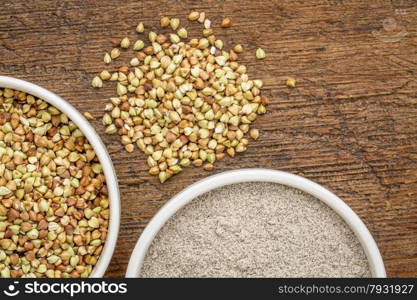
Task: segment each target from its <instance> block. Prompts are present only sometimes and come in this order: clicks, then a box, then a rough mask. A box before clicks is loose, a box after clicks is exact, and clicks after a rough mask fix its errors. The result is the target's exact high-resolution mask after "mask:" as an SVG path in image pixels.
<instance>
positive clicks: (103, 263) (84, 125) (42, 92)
mask: <svg viewBox="0 0 417 300" xmlns="http://www.w3.org/2000/svg"><path fill="white" fill-rule="evenodd" d="M0 87H1V88H10V89H14V90H17V91H21V92H25V93H28V94H30V95H33V96H35V97H37V98H39V99H42V100H45V101H46V102H48V103H50V104H51V105H53V106H55V107H56V108H58V109H59V110H60V111H61V112H62V113H64V114H66V115H67V116H68V117H69V119H70V120H71V121H73V122H74V123H75V124H76V125H77V126H78V128H79V129H80V130H81V131H82V132H83V134H84V135H85V137H86V138H87V139H88V141H89V143H90V144H91V146H92V147H93V148H94V151H95V152H96V155H97V157H98V159H99V161H100V163H101V165H102V167H103V172H104V176H105V178H106V184H107V188H108V191H109V200H110V221H109V227H108V233H107V238H106V242H105V244H104V247H103V250H102V252H101V254H100V257H99V259H98V261H97V264H96V265H95V266H94V268H93V270H92V272H91V274H90V277H96V278H98V277H103V275H104V273H105V271H106V269H107V267H108V265H109V263H110V260H111V258H112V256H113V252H114V249H115V247H116V242H117V237H118V234H119V226H120V195H119V187H118V183H117V176H116V172H115V171H114V167H113V163H112V161H111V159H110V156H109V154H108V152H107V150H106V147H105V146H104V144H103V142H102V141H101V139H100V137H99V135H98V134H97V133H96V131H95V130H94V128H93V127H92V126H91V125H90V123H89V122H88V121H87V120H86V119H85V118H84V117H83V116H82V114H81V113H80V112H79V111H78V110H76V109H75V108H74V107H73V106H72V105H71V104H69V103H68V102H67V101H65V100H64V99H62V98H61V97H59V96H58V95H56V94H54V93H52V92H50V91H48V90H47V89H44V88H42V87H40V86H38V85H36V84H33V83H30V82H28V81H25V80H22V79H17V78H14V77H9V76H0Z"/></svg>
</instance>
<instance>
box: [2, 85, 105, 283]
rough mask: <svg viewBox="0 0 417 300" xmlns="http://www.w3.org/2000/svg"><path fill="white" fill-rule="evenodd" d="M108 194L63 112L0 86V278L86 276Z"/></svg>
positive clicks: (98, 245) (101, 236)
mask: <svg viewBox="0 0 417 300" xmlns="http://www.w3.org/2000/svg"><path fill="white" fill-rule="evenodd" d="M86 117H89V115H88V114H87V115H86ZM107 194H108V193H107V187H106V184H105V178H104V174H103V171H102V167H101V165H100V164H99V161H98V158H97V157H96V154H95V152H94V150H93V148H92V147H91V145H90V144H89V143H88V141H87V139H86V138H85V137H84V135H83V134H82V132H81V131H80V130H79V129H78V128H77V126H76V125H75V124H74V123H73V122H72V121H71V120H69V119H68V117H67V116H66V115H65V114H63V113H61V112H60V111H59V110H58V109H56V108H55V107H54V106H51V105H49V104H48V103H47V102H45V101H43V100H41V99H37V98H35V97H33V96H31V95H28V94H26V93H23V92H19V91H14V90H11V89H7V88H6V89H0V277H12V278H17V277H64V278H67V277H88V276H89V275H90V273H91V271H92V269H93V267H94V265H95V264H96V263H97V260H98V258H99V256H100V253H101V251H102V249H103V245H104V243H105V240H106V237H107V228H108V219H109V214H110V211H109V200H108V196H107Z"/></svg>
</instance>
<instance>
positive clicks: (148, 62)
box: [92, 12, 269, 182]
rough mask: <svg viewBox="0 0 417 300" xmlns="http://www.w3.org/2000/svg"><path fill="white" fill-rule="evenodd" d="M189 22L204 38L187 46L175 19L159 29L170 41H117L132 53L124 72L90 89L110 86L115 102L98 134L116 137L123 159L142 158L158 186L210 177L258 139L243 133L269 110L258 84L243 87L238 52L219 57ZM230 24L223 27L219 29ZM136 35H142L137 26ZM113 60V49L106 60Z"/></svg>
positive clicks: (218, 44) (245, 80)
mask: <svg viewBox="0 0 417 300" xmlns="http://www.w3.org/2000/svg"><path fill="white" fill-rule="evenodd" d="M188 20H190V21H198V22H199V23H201V24H203V26H204V30H203V37H201V38H191V37H189V34H188V32H187V30H186V29H185V28H184V27H180V20H179V19H175V18H171V19H170V18H168V17H162V18H161V19H160V25H161V26H162V27H165V28H166V29H172V30H174V31H175V32H174V33H170V34H158V33H156V32H154V31H150V32H148V34H147V40H148V43H147V45H146V44H145V41H144V39H138V40H137V41H135V42H133V43H130V40H129V39H128V38H124V39H123V40H122V42H121V45H120V47H126V46H128V45H130V47H133V50H134V57H133V58H132V59H131V60H130V62H129V64H126V65H122V66H121V67H118V69H117V70H116V71H115V72H113V73H111V74H110V73H109V74H107V73H108V72H107V71H103V72H104V74H103V72H101V73H100V77H98V76H97V77H95V78H94V79H93V82H92V86H94V87H101V80H110V81H116V93H117V95H115V96H114V97H112V98H110V103H108V104H107V105H106V107H105V111H106V113H105V114H104V116H103V120H102V121H103V124H104V125H105V126H106V129H105V132H106V133H116V132H117V133H118V134H119V135H120V136H121V143H122V144H123V146H124V148H125V150H126V151H128V152H133V151H134V149H135V147H138V148H139V149H140V150H141V151H143V152H144V153H145V154H147V155H148V159H147V163H148V165H149V173H150V174H152V175H157V176H158V177H159V179H160V181H161V182H164V181H166V180H167V179H168V178H170V177H172V176H173V175H174V174H177V173H179V172H181V171H182V170H183V168H184V167H187V166H189V165H194V166H203V168H204V170H207V171H210V170H212V169H213V168H214V163H215V161H217V160H221V159H223V158H224V157H225V154H226V153H227V154H228V155H229V156H231V157H233V156H235V154H236V153H239V152H244V151H245V150H246V149H247V145H248V143H249V141H248V139H247V138H246V136H251V137H253V138H254V139H256V138H258V136H259V133H256V131H253V132H252V134H251V135H249V131H250V125H251V124H252V122H253V121H255V119H256V118H257V116H258V115H260V114H264V113H265V112H266V107H265V106H266V105H267V104H268V102H269V101H268V99H267V98H266V97H265V96H262V95H261V88H262V86H263V82H262V81H261V80H259V79H258V80H252V79H250V78H249V76H248V74H247V69H246V67H245V66H244V65H242V64H240V63H238V62H237V59H238V53H241V52H242V51H243V47H242V46H241V45H236V46H235V47H234V50H230V51H227V50H225V49H224V48H223V45H224V43H223V41H221V40H219V39H217V38H216V37H215V36H214V35H213V31H212V29H211V28H210V27H211V21H210V20H209V19H208V18H206V15H205V14H204V13H200V12H191V13H190V14H189V16H188ZM230 24H231V21H230V19H225V20H223V25H224V26H223V27H229V26H230ZM136 31H137V32H140V33H142V32H143V31H144V25H143V24H142V23H140V24H139V25H138V26H137V28H136ZM131 44H133V46H132V45H131ZM119 55H120V50H119V48H114V49H113V50H112V51H111V52H110V59H115V58H116V57H118V56H119ZM108 56H109V55H106V56H105V57H108ZM105 60H106V59H105ZM107 61H108V59H107V60H106V62H107ZM103 75H104V76H103Z"/></svg>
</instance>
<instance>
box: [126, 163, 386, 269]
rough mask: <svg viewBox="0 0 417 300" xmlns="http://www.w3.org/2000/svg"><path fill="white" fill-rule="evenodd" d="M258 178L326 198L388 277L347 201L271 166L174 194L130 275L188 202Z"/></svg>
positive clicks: (142, 242) (147, 233) (137, 252)
mask: <svg viewBox="0 0 417 300" xmlns="http://www.w3.org/2000/svg"><path fill="white" fill-rule="evenodd" d="M254 181H258V182H259V181H261V182H275V183H280V184H283V185H287V186H290V187H293V188H297V189H299V190H302V191H304V192H306V193H308V194H310V195H312V196H314V197H315V198H317V199H319V200H321V201H323V202H324V203H325V204H327V205H328V206H329V207H331V208H332V209H333V210H334V211H336V212H337V213H338V214H339V215H340V216H341V217H342V218H343V219H344V220H345V221H346V223H347V224H348V225H349V226H350V228H351V229H352V231H353V232H354V233H355V234H356V236H357V238H358V239H359V241H360V243H361V245H362V247H363V249H364V252H365V254H366V257H367V258H368V262H369V267H370V270H371V273H372V276H373V277H386V273H385V268H384V262H383V260H382V257H381V254H380V253H379V250H378V247H377V245H376V243H375V241H374V239H373V237H372V235H371V234H370V232H369V230H368V229H367V228H366V226H365V224H363V222H362V221H361V219H360V218H359V217H358V216H357V215H356V214H355V213H354V212H353V211H352V209H351V208H350V207H349V206H348V205H347V204H346V203H345V202H343V201H342V200H341V199H340V198H338V197H337V196H336V195H334V194H333V193H331V192H330V191H328V190H327V189H325V188H324V187H322V186H320V185H318V184H317V183H314V182H312V181H311V180H308V179H306V178H303V177H300V176H297V175H293V174H290V173H286V172H282V171H275V170H268V169H241V170H236V171H229V172H224V173H220V174H217V175H213V176H210V177H208V178H205V179H203V180H200V181H198V182H197V183H194V184H192V185H191V186H189V187H187V188H186V189H184V190H183V191H182V192H180V193H179V194H177V195H176V196H174V197H173V198H172V199H171V200H169V201H168V202H167V203H166V204H165V205H164V206H163V207H162V208H161V209H160V210H159V212H158V213H157V214H156V215H155V216H154V217H153V218H152V220H151V221H150V222H149V224H148V225H147V226H146V228H145V230H144V231H143V233H142V235H141V236H140V238H139V240H138V242H137V244H136V246H135V248H134V250H133V253H132V255H131V257H130V261H129V265H128V268H127V272H126V277H138V275H139V274H140V270H141V267H142V264H143V261H144V259H145V256H146V253H147V251H148V248H149V246H150V245H151V243H152V241H153V239H154V238H155V236H156V235H157V233H158V232H159V230H160V229H161V228H162V226H164V224H165V223H166V222H167V221H168V219H169V218H171V217H172V216H173V215H174V214H175V213H176V212H177V211H178V210H180V209H181V208H182V207H183V206H184V205H186V204H187V203H189V202H190V201H192V200H193V199H194V198H196V197H198V196H199V195H201V194H204V193H206V192H208V191H211V190H214V189H216V188H219V187H222V186H224V185H229V184H234V183H240V182H254Z"/></svg>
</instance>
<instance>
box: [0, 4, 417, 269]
mask: <svg viewBox="0 0 417 300" xmlns="http://www.w3.org/2000/svg"><path fill="white" fill-rule="evenodd" d="M191 10H198V11H205V12H206V15H207V16H208V18H210V19H211V20H212V21H213V24H214V31H215V34H216V35H217V36H219V37H221V38H222V39H224V40H225V42H226V45H227V46H231V45H234V44H236V43H241V44H243V45H244V47H245V48H246V50H247V51H245V52H244V53H243V54H242V55H241V57H240V61H241V62H242V63H244V64H246V65H247V66H248V70H249V74H250V76H251V77H253V78H260V79H262V80H263V81H264V82H265V91H264V93H265V94H266V95H268V96H269V97H270V98H271V102H272V103H271V105H270V106H269V108H268V109H269V111H268V113H267V114H266V115H264V116H262V117H261V118H259V119H258V120H257V121H256V122H255V126H256V127H257V128H259V129H261V136H260V138H259V139H258V141H256V142H253V143H251V144H250V145H249V148H248V151H247V152H245V153H243V154H241V155H238V156H237V157H235V159H225V160H224V161H221V162H218V163H216V168H215V171H214V172H213V173H217V172H221V171H225V170H232V169H237V168H245V167H267V168H274V169H279V170H284V171H288V172H292V173H296V174H301V175H303V176H305V177H307V178H310V179H312V180H314V181H316V182H318V183H320V184H322V185H324V186H326V187H328V188H329V189H330V190H332V191H333V192H335V193H336V194H337V195H338V196H339V197H341V198H342V199H343V200H345V201H346V202H347V203H348V204H349V205H350V206H351V207H352V208H353V209H354V211H355V212H356V213H358V214H359V216H360V217H361V218H362V219H363V220H364V222H365V223H366V225H367V226H368V227H369V229H370V231H371V232H372V234H373V235H374V237H375V239H376V241H377V243H378V245H379V247H380V249H381V252H382V255H383V258H384V260H385V263H386V268H387V272H388V275H389V276H410V277H416V276H417V126H416V125H417V95H416V89H417V82H416V79H415V75H416V71H417V56H416V46H417V37H416V28H417V26H416V25H417V7H416V6H415V2H414V0H408V1H407V0H392V1H383V0H373V1H370V0H363V1H361V0H357V1H353V0H327V1H326V0H322V1H318V0H314V1H313V0H273V1H237V0H236V1H216V0H210V1H133V0H124V1H110V0H84V1H83V0H79V1H75V0H74V1H73V0H70V1H56V0H44V1H33V0H25V1H3V2H2V9H1V10H0V74H1V75H9V76H14V77H18V78H22V79H25V80H28V81H31V82H34V83H37V84H39V85H41V86H43V87H45V88H47V89H49V90H51V91H54V92H55V93H57V94H58V95H60V96H62V97H63V98H64V99H66V100H68V101H69V102H70V103H71V104H73V105H74V106H75V107H76V108H77V109H79V110H80V111H82V112H85V111H89V112H91V113H92V114H93V115H94V116H96V117H98V116H101V115H102V110H103V108H104V104H105V102H106V101H107V99H108V98H109V97H111V96H113V94H114V87H113V86H111V85H106V86H105V87H104V88H103V89H100V90H94V89H92V88H91V87H90V82H91V79H92V77H93V76H94V75H95V74H96V73H97V72H99V71H100V70H102V69H103V68H104V66H103V63H102V58H103V54H104V51H109V50H110V49H111V44H110V41H111V40H112V39H115V38H122V37H124V36H125V35H128V36H130V37H131V38H132V39H133V38H134V37H135V36H136V33H135V32H134V27H135V25H136V23H137V22H138V21H143V22H144V23H145V25H147V26H148V28H152V29H155V30H158V28H159V26H157V25H158V24H159V17H160V16H163V15H167V16H179V17H180V18H181V21H182V22H183V24H188V22H187V21H186V15H187V14H188V13H189V12H190V11H191ZM226 16H227V17H230V18H231V19H232V21H233V26H232V27H231V28H229V29H222V28H220V27H219V23H220V21H221V19H222V17H226ZM383 25H385V29H384V27H383ZM188 28H189V29H190V33H191V34H190V35H191V36H195V37H197V36H199V32H200V30H201V26H199V25H197V24H196V23H194V24H191V25H190V26H189V27H188ZM404 33H405V35H404ZM403 35H404V36H403ZM393 37H394V40H396V39H397V40H398V41H395V42H393V41H392V38H393ZM390 41H391V42H390ZM257 47H262V48H264V49H265V51H266V54H267V56H266V59H265V60H263V61H261V62H259V61H257V60H256V59H255V58H254V52H255V49H256V48H257ZM127 58H128V55H122V59H120V60H118V61H116V64H114V65H113V67H114V68H116V67H118V66H119V65H120V64H122V62H123V61H126V60H127ZM287 76H293V77H295V78H296V79H297V87H296V88H295V89H288V88H286V87H285V84H284V82H285V79H286V77H287ZM92 123H93V125H94V127H95V128H96V130H97V131H98V132H99V134H100V135H101V137H102V139H103V141H104V142H105V144H106V145H107V148H108V150H109V152H110V155H111V157H112V159H113V162H114V165H115V167H116V171H117V175H118V179H119V183H120V189H121V195H122V219H121V230H120V236H119V240H118V245H117V248H116V251H115V254H114V258H113V260H112V262H111V265H110V267H109V268H108V271H107V274H106V275H107V276H118V277H122V276H124V273H125V271H126V266H127V262H128V259H129V256H130V254H131V251H132V249H133V247H134V245H135V242H136V240H137V238H138V237H139V235H140V233H141V232H142V230H143V228H144V227H145V226H146V224H147V223H148V221H149V219H150V218H151V217H152V216H153V215H154V214H155V213H156V212H157V211H158V209H159V208H160V207H161V206H162V205H163V204H164V203H165V202H166V201H167V200H169V199H170V197H172V196H173V195H174V194H176V193H177V192H179V191H180V190H182V189H183V188H184V187H186V186H188V185H189V184H191V183H193V182H195V181H197V180H199V179H202V178H204V177H206V176H207V175H209V174H210V173H208V172H205V171H203V170H202V169H201V168H188V169H187V170H186V172H183V173H182V174H180V175H178V176H176V177H174V178H173V179H171V180H169V181H168V182H166V183H165V184H164V185H161V184H159V183H158V181H157V179H156V178H155V177H152V176H150V175H148V174H147V166H146V160H145V156H144V155H143V154H142V153H139V152H134V153H126V152H124V150H123V149H122V146H121V145H120V144H119V142H118V137H117V136H114V135H113V136H109V135H106V134H104V133H103V126H102V125H101V123H100V122H99V121H98V120H97V121H93V122H92Z"/></svg>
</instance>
